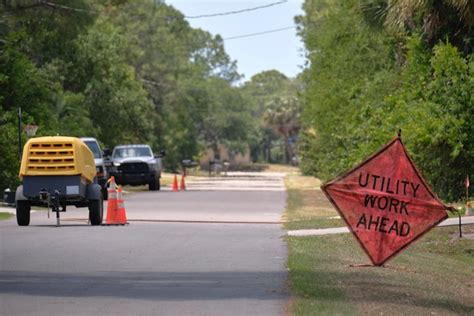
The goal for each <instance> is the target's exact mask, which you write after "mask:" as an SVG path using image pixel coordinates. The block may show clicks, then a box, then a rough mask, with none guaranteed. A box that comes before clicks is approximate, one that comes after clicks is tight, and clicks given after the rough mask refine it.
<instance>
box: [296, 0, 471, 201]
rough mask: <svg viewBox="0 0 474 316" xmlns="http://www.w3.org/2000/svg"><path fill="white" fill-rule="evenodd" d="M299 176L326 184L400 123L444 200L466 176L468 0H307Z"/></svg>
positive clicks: (302, 23) (460, 193) (459, 194)
mask: <svg viewBox="0 0 474 316" xmlns="http://www.w3.org/2000/svg"><path fill="white" fill-rule="evenodd" d="M303 10H304V14H303V15H302V16H300V17H298V18H297V23H298V25H299V33H300V35H301V37H302V39H303V41H304V44H305V48H306V51H307V54H308V63H309V67H308V68H307V69H306V70H305V71H304V73H303V75H302V79H303V84H304V87H305V89H304V91H303V94H302V98H303V101H302V102H303V105H304V110H303V114H302V118H303V126H304V132H303V135H302V136H301V137H300V154H301V167H302V170H303V171H304V173H305V174H310V175H314V176H317V177H318V178H320V179H322V180H323V181H326V180H328V179H331V178H333V177H334V176H335V175H337V174H339V173H341V172H342V171H344V170H348V169H350V168H352V167H353V166H354V165H356V164H357V163H358V162H360V161H361V160H362V159H363V158H365V157H367V156H368V155H369V154H371V153H373V152H374V151H375V150H376V149H378V148H380V147H381V146H382V145H383V144H384V143H386V142H388V141H389V140H391V139H392V138H393V137H395V136H396V135H397V132H398V130H399V129H401V130H402V139H403V141H404V143H405V145H406V147H407V149H408V151H409V152H410V154H411V156H412V157H413V159H414V160H415V163H416V164H417V166H418V167H419V168H420V169H421V172H422V174H423V175H424V176H425V177H426V179H427V181H428V182H429V183H430V185H431V186H432V187H433V189H434V191H435V192H437V194H438V195H439V196H440V197H441V198H442V199H444V200H449V201H457V200H459V199H461V198H464V197H465V190H464V187H463V183H464V180H465V179H466V175H468V174H469V175H471V178H472V175H473V174H474V163H472V162H473V161H474V137H473V135H474V124H473V122H472V121H473V117H474V94H473V92H474V54H473V52H474V45H473V43H474V1H448V0H439V1H414V0H413V1H388V0H348V1H328V0H306V1H305V2H304V6H303Z"/></svg>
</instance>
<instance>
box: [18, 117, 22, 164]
mask: <svg viewBox="0 0 474 316" xmlns="http://www.w3.org/2000/svg"><path fill="white" fill-rule="evenodd" d="M21 152H22V145H21V108H18V158H19V160H20V161H21Z"/></svg>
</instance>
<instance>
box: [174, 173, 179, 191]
mask: <svg viewBox="0 0 474 316" xmlns="http://www.w3.org/2000/svg"><path fill="white" fill-rule="evenodd" d="M172 189H173V192H178V191H179V189H178V177H177V176H176V175H174V180H173V187H172Z"/></svg>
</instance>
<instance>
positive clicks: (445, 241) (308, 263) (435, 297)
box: [285, 175, 474, 315]
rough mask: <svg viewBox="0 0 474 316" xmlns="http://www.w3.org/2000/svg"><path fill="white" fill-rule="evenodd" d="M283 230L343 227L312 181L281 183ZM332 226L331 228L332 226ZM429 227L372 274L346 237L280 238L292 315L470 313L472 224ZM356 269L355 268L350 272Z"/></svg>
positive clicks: (473, 294) (294, 178) (473, 302)
mask: <svg viewBox="0 0 474 316" xmlns="http://www.w3.org/2000/svg"><path fill="white" fill-rule="evenodd" d="M286 185H287V188H288V205H287V211H286V215H285V217H286V219H287V221H288V222H287V224H286V228H288V229H297V228H317V227H328V226H330V225H332V222H331V221H334V224H336V225H337V226H341V225H343V223H342V221H341V220H336V219H332V220H331V219H329V217H333V216H336V214H337V213H336V211H335V210H334V209H333V208H332V207H331V204H330V203H329V202H328V201H327V199H325V197H324V194H323V193H322V192H321V191H320V190H319V185H320V183H319V181H318V180H317V179H314V178H309V177H303V176H299V175H290V176H288V177H287V178H286ZM336 225H334V226H336ZM463 233H464V238H462V239H460V238H458V228H457V227H443V228H435V229H433V230H431V231H430V232H429V233H428V234H426V235H425V236H424V237H422V238H421V239H420V240H418V241H417V242H415V243H414V244H413V245H411V246H410V247H409V248H408V249H407V250H405V251H404V252H402V253H401V254H400V255H398V256H396V257H395V258H394V259H393V260H391V261H389V262H388V263H387V264H386V265H385V267H382V268H376V267H372V266H370V265H368V266H360V264H368V263H370V260H369V259H368V257H367V256H366V254H365V253H364V252H363V250H362V249H361V248H360V247H359V245H358V243H357V242H356V241H355V239H354V238H353V237H352V235H351V234H339V235H328V236H311V237H288V238H287V241H288V249H289V254H288V268H289V286H290V291H291V294H292V299H291V302H290V306H289V312H290V313H292V314H294V315H382V314H385V315H387V314H388V315H393V314H395V315H419V314H421V315H436V314H438V315H472V314H473V313H474V278H473V275H474V241H473V238H474V226H472V225H471V226H464V227H463ZM358 265H359V266H358Z"/></svg>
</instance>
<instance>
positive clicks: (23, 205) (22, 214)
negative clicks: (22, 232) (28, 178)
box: [16, 201, 31, 226]
mask: <svg viewBox="0 0 474 316" xmlns="http://www.w3.org/2000/svg"><path fill="white" fill-rule="evenodd" d="M30 211H31V206H30V203H28V201H16V222H17V223H18V226H28V225H30Z"/></svg>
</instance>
